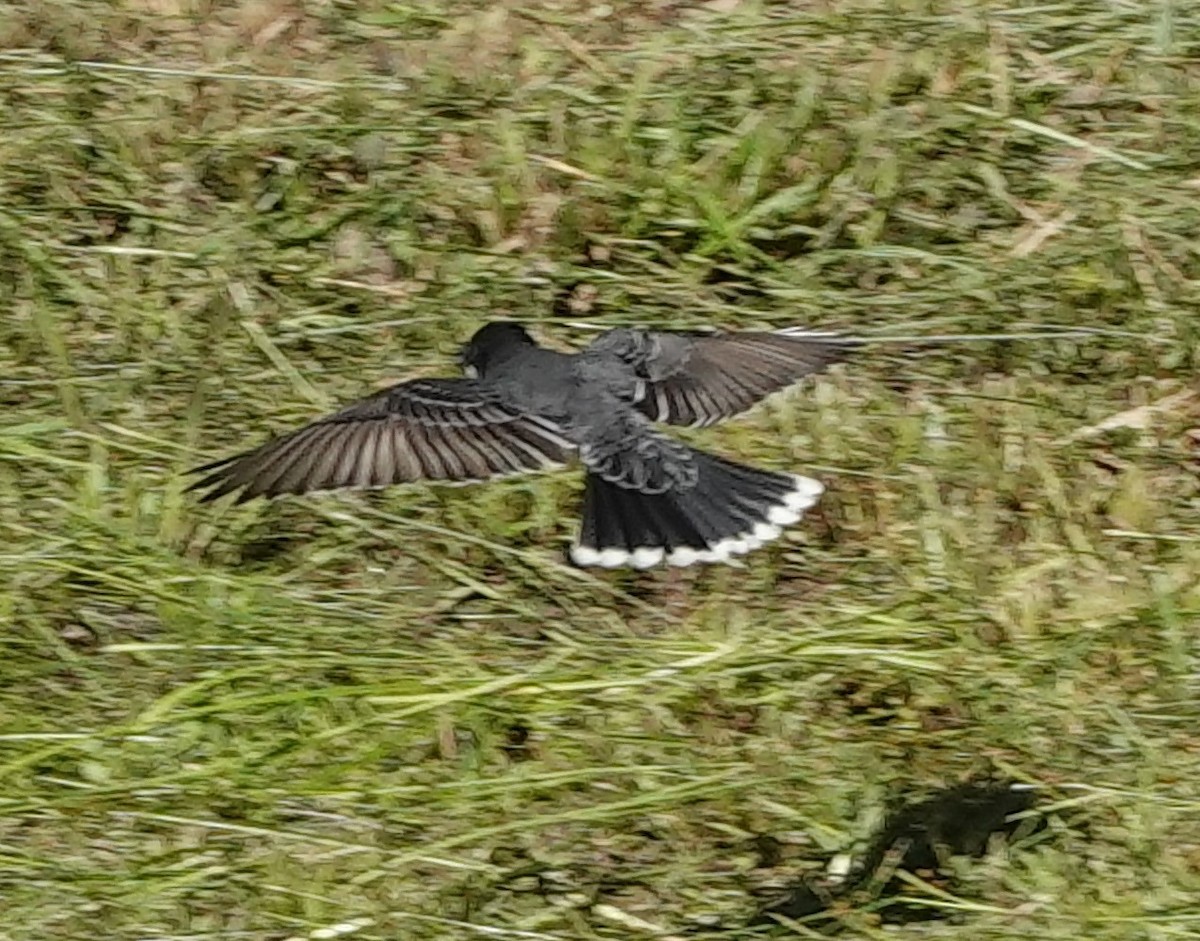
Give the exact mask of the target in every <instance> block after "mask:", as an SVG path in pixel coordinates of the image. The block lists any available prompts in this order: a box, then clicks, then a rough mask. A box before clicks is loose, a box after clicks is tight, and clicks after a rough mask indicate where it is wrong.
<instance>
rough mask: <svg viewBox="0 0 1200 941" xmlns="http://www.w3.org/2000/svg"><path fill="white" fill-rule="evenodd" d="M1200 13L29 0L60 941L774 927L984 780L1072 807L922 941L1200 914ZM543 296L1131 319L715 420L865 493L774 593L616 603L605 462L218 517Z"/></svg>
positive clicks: (662, 305)
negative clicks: (334, 422) (578, 469)
mask: <svg viewBox="0 0 1200 941" xmlns="http://www.w3.org/2000/svg"><path fill="white" fill-rule="evenodd" d="M431 11H433V12H431ZM1198 28H1200V17H1198V15H1197V13H1196V12H1195V11H1193V10H1192V9H1191V7H1190V6H1189V5H1188V4H1184V3H1179V2H1173V0H1163V2H1160V3H1153V4H1135V3H1108V2H1105V3H1100V2H1094V3H1093V2H1083V3H1069V4H1068V3H1039V4H1030V3H1014V4H1011V5H1009V4H998V3H987V2H982V0H975V2H967V3H961V2H959V3H943V2H939V0H894V2H885V0H851V2H847V3H838V4H825V3H797V4H790V5H788V4H777V3H755V2H750V0H746V2H741V3H736V2H718V3H710V4H673V3H662V2H658V3H651V2H647V3H636V4H634V3H612V4H608V5H596V4H584V3H580V2H577V0H560V2H556V3H544V4H532V3H530V4H526V5H520V4H470V3H465V2H449V3H445V4H440V5H437V6H434V5H424V4H409V3H401V2H390V3H384V2H379V0H375V2H364V3H359V4H352V3H343V2H333V3H325V4H317V3H311V4H301V3H295V2H288V0H251V2H202V0H126V2H123V3H118V4H111V5H98V4H97V5H91V4H79V3H72V2H68V0H46V2H40V3H32V2H28V0H16V2H14V3H10V4H8V5H7V6H6V9H5V11H4V12H2V13H0V48H2V49H3V51H2V52H0V72H2V73H3V81H0V96H2V98H3V102H4V108H3V111H2V115H3V117H0V272H2V275H3V276H2V277H0V302H2V304H3V307H2V310H3V314H2V316H0V368H2V373H3V377H4V378H3V380H0V396H2V397H3V405H4V418H3V421H2V424H0V458H3V460H0V532H2V534H3V540H4V542H3V546H2V547H0V572H3V579H2V581H0V584H2V585H3V588H2V594H0V604H2V605H3V607H2V608H0V623H3V624H4V625H5V627H4V628H3V633H2V634H0V937H2V938H5V939H8V938H11V939H14V941H16V939H39V941H60V939H68V938H95V937H108V938H130V939H132V938H156V939H157V938H162V939H167V938H170V939H180V941H182V939H208V938H222V939H224V938H231V939H236V938H254V939H258V938H261V939H285V938H286V939H291V938H295V939H302V938H303V939H308V938H312V939H318V938H322V937H331V936H333V932H334V929H335V927H337V926H341V927H340V928H339V929H338V930H342V931H344V932H345V935H339V936H353V937H355V938H357V939H363V941H370V939H392V938H405V939H432V938H470V937H500V938H525V939H559V941H562V939H585V938H637V937H650V936H655V935H656V934H657V935H659V936H664V937H670V936H678V935H681V934H683V933H685V932H696V933H695V934H694V936H696V937H706V936H707V937H717V936H718V935H719V934H720V933H719V932H718V931H717V930H716V929H715V928H713V927H712V926H713V925H714V924H717V923H720V924H722V925H724V926H726V928H727V929H730V930H729V931H727V933H725V934H720V936H722V937H735V936H738V932H737V931H736V930H735V929H736V926H737V925H739V924H744V922H745V921H746V920H747V918H748V917H749V915H750V914H751V913H752V912H753V911H754V910H755V909H756V907H757V906H758V905H759V904H760V903H761V900H762V899H763V898H765V897H770V895H771V892H772V891H773V890H774V889H777V888H778V887H779V886H782V885H785V884H787V883H788V882H790V881H793V880H794V879H795V878H796V877H797V876H798V875H799V874H801V873H803V872H806V871H809V870H810V869H811V868H812V867H813V866H814V865H815V864H816V863H815V862H814V861H816V860H818V859H821V858H823V857H824V855H826V854H828V853H830V852H833V851H841V850H846V849H853V848H854V847H856V846H859V847H861V841H862V840H863V839H865V838H866V837H867V836H868V835H869V833H870V831H871V829H872V827H873V826H874V824H875V822H877V820H878V817H879V814H880V812H881V809H882V807H883V806H884V804H885V802H886V801H887V800H888V799H890V798H891V797H893V796H894V795H897V794H905V795H912V794H919V793H921V792H922V791H924V790H927V789H929V788H932V787H934V786H938V785H944V784H948V783H953V782H955V781H959V780H962V779H964V778H966V777H968V776H970V775H972V774H977V773H981V772H995V773H1001V774H1007V775H1011V776H1013V777H1015V778H1017V779H1019V780H1023V781H1026V782H1030V783H1036V784H1039V785H1041V786H1042V787H1043V788H1044V789H1045V791H1046V794H1047V798H1046V800H1047V801H1048V803H1046V804H1044V806H1045V807H1046V808H1047V809H1046V811H1045V812H1046V813H1047V815H1048V818H1049V827H1048V828H1047V829H1046V830H1045V831H1043V832H1042V834H1041V835H1039V836H1038V837H1036V838H1032V839H1030V840H1029V841H1027V842H1025V843H1023V844H1020V845H1018V846H1016V847H1014V848H1013V849H1012V850H1010V851H1009V852H1007V853H1003V854H993V855H992V856H990V857H988V858H987V859H986V860H984V861H982V862H978V863H975V864H973V865H971V866H969V867H966V868H965V869H964V871H963V873H962V879H961V880H960V882H959V883H957V887H956V888H955V889H954V891H953V893H952V894H950V895H949V896H946V895H938V894H937V891H938V890H936V889H934V888H931V887H928V886H926V887H924V888H922V886H921V885H919V884H918V885H917V886H916V887H915V888H914V889H913V891H914V892H915V893H916V894H918V895H923V896H924V897H925V898H927V899H928V900H929V903H930V904H933V905H941V906H946V907H947V908H948V909H949V910H950V911H951V912H952V913H953V914H954V917H953V918H952V919H950V920H947V921H937V922H929V923H923V924H915V925H906V926H904V927H902V928H896V929H894V930H891V931H888V932H887V935H888V936H889V937H892V936H895V935H896V934H900V935H903V936H913V937H932V938H938V937H946V938H951V937H961V936H962V932H963V931H969V932H971V935H972V937H974V938H979V939H1015V938H1024V937H1039V938H1047V939H1075V938H1080V937H1088V938H1094V939H1122V941H1124V939H1131V938H1136V939H1148V941H1158V939H1174V938H1185V937H1195V936H1196V933H1197V932H1198V931H1200V907H1198V906H1197V902H1196V899H1198V898H1200V875H1197V873H1200V790H1198V788H1197V785H1196V782H1197V780H1200V748H1198V747H1197V742H1196V735H1195V729H1196V723H1197V721H1198V720H1200V699H1198V698H1197V697H1198V695H1200V694H1198V689H1197V675H1198V667H1200V662H1198V658H1200V647H1198V637H1200V627H1198V625H1200V620H1198V615H1200V589H1197V585H1198V584H1200V524H1198V520H1200V451H1198V447H1200V432H1198V431H1197V429H1198V428H1200V397H1198V395H1200V393H1198V392H1197V386H1196V383H1195V375H1196V372H1195V371H1196V367H1197V365H1198V362H1197V361H1198V356H1197V349H1198V348H1200V347H1198V340H1200V329H1198V328H1197V323H1198V321H1197V317H1196V311H1197V304H1198V303H1200V251H1198V249H1197V242H1196V232H1197V231H1200V176H1198V175H1197V170H1196V161H1195V155H1196V153H1197V152H1200V150H1198V148H1200V121H1198V119H1197V115H1198V114H1200V70H1198V69H1197V66H1196V61H1197V53H1198V52H1200V42H1198V39H1197V37H1200V29H1198ZM501 315H502V316H509V317H515V318H519V319H521V320H524V321H526V322H529V323H531V324H532V325H533V327H534V328H535V329H536V330H537V331H538V332H539V333H541V334H542V335H543V336H544V337H546V338H547V339H548V340H551V341H553V342H560V341H563V342H565V341H571V342H582V341H583V340H584V339H585V338H586V336H587V335H588V334H587V332H586V331H584V330H582V329H580V328H577V327H572V326H570V324H572V323H574V322H576V321H589V322H592V323H598V324H602V325H606V326H611V325H618V324H627V323H636V324H641V325H648V326H670V327H693V326H698V325H705V324H720V325H723V326H728V327H738V326H758V327H783V326H788V325H794V324H802V325H810V326H819V327H842V328H849V329H852V330H854V331H856V332H861V333H870V334H872V335H879V336H883V337H886V336H889V335H891V336H912V335H914V334H916V335H921V334H925V335H928V334H945V333H964V332H998V331H999V332H1004V331H1029V330H1037V329H1045V328H1049V327H1052V326H1067V327H1090V328H1098V329H1102V330H1103V331H1105V332H1102V333H1100V334H1097V335H1095V336H1091V337H1088V338H1080V339H1052V340H1050V339H1048V340H1040V341H1022V342H1012V343H999V342H984V343H975V344H970V345H966V344H964V345H957V346H942V347H930V348H925V347H913V346H912V345H911V344H907V343H896V344H886V343H881V344H878V345H876V346H873V347H872V348H871V349H870V350H869V351H868V352H866V353H864V354H863V355H862V356H861V357H859V358H858V359H857V360H856V361H855V362H853V363H850V364H848V365H847V366H845V367H844V368H842V369H839V370H837V371H835V372H833V373H831V374H830V375H829V376H827V377H825V378H823V379H822V380H821V381H820V382H818V383H816V384H815V385H813V386H811V387H809V388H807V389H806V390H804V391H803V392H800V393H797V394H793V395H790V396H787V397H784V398H782V399H780V400H779V401H776V402H773V403H771V404H770V405H768V406H767V407H765V408H764V409H762V410H760V411H758V412H756V413H754V415H752V416H751V417H749V418H747V419H746V420H744V421H742V422H740V423H738V424H736V425H730V426H729V427H723V428H719V429H714V430H711V431H707V432H705V433H703V434H702V435H698V436H697V440H700V441H703V442H704V444H705V445H706V446H708V447H711V448H713V449H715V450H718V451H720V452H722V453H726V454H730V455H736V456H739V457H741V458H742V459H743V460H747V461H751V462H753V463H756V464H759V465H762V466H768V467H776V468H794V469H798V470H800V469H803V470H807V471H808V472H810V473H814V474H816V475H818V476H820V477H821V478H822V479H823V480H824V481H825V482H826V484H827V485H828V494H827V496H826V498H825V499H824V500H823V503H822V512H821V513H820V514H819V515H818V516H816V517H813V518H810V519H809V520H807V521H806V522H805V523H804V524H803V525H801V526H799V527H796V528H795V530H794V531H793V532H792V533H790V534H789V536H788V537H787V539H785V540H784V541H783V543H782V544H780V545H777V546H775V547H773V548H770V549H767V550H764V551H761V552H759V553H757V554H755V555H754V556H752V557H751V558H750V559H749V563H748V565H747V566H746V567H745V568H743V569H736V570H735V569H727V568H722V569H713V570H708V569H706V570H703V571H699V572H688V573H685V574H682V575H669V574H663V573H650V574H644V575H629V574H617V575H611V576H610V575H602V576H596V575H594V574H588V573H581V572H577V571H575V570H573V569H570V568H568V567H566V566H565V565H563V563H562V558H563V548H564V547H565V545H566V544H567V542H568V541H569V539H570V538H571V535H572V528H573V525H574V519H575V513H576V501H577V499H578V495H579V492H580V483H579V480H578V479H577V475H570V474H567V475H558V476H546V477H538V478H530V479H527V480H514V481H507V482H501V483H498V484H496V485H493V486H489V487H481V488H476V489H472V490H470V491H462V490H453V491H447V490H444V489H437V488H433V487H419V486H418V487H411V488H406V489H403V490H395V491H391V492H387V493H385V494H376V495H369V496H338V497H333V498H326V499H320V500H315V499H314V500H306V501H290V502H279V503H275V504H270V505H252V506H249V507H245V508H240V509H236V510H234V509H229V508H222V507H216V508H212V509H210V508H207V507H205V508H200V507H198V506H197V505H196V504H195V503H194V501H192V500H191V499H190V498H189V497H186V496H185V495H183V493H182V488H183V485H184V481H183V479H182V478H181V476H180V472H181V471H182V470H183V469H184V468H186V467H188V466H191V465H193V464H195V463H197V462H200V461H202V460H205V459H210V458H213V457H217V456H220V455H223V454H226V453H228V452H230V451H231V450H233V449H237V448H240V447H243V446H246V445H247V444H248V443H250V442H253V441H257V440H260V439H261V438H262V437H263V436H265V435H267V434H268V433H271V432H276V431H281V430H284V429H286V428H289V427H291V426H294V425H295V424H297V423H300V422H303V421H305V420H307V419H310V418H312V417H315V416H316V415H318V414H320V413H321V411H322V410H323V409H326V408H329V407H331V406H333V405H335V404H337V403H340V402H344V401H347V400H349V399H351V398H353V397H354V396H356V395H359V394H361V393H364V392H366V391H368V390H370V389H372V388H374V387H375V386H376V385H377V384H380V383H383V382H384V381H386V380H394V379H397V378H400V377H406V376H412V375H418V374H425V373H436V372H439V371H441V370H443V369H445V368H447V364H448V357H449V356H450V355H451V354H452V352H453V351H454V350H455V348H456V346H457V344H458V343H459V342H461V341H462V340H464V339H465V338H466V337H467V336H468V335H469V334H470V332H471V331H472V330H473V329H474V327H475V326H477V325H478V324H479V323H480V322H481V321H482V320H483V319H485V318H488V317H493V316H501ZM763 837H771V838H773V840H774V841H776V842H777V844H778V846H779V852H778V853H775V854H772V857H773V858H769V859H768V858H765V857H764V855H763V854H762V853H761V852H760V846H761V842H762V838H763ZM841 917H842V918H843V921H844V923H845V924H846V925H847V927H848V929H849V930H850V933H852V934H853V935H854V936H856V937H868V938H869V937H882V936H883V935H884V929H883V928H881V927H880V926H879V924H878V922H877V918H876V916H875V915H873V914H872V913H871V911H870V910H868V909H863V910H850V911H846V912H845V913H843V915H842V916H841ZM706 926H707V927H706ZM740 936H742V937H749V936H750V934H749V932H744V931H743V932H741V934H740ZM801 936H803V935H801Z"/></svg>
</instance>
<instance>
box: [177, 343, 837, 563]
mask: <svg viewBox="0 0 1200 941" xmlns="http://www.w3.org/2000/svg"><path fill="white" fill-rule="evenodd" d="M845 349H846V347H845V346H844V345H843V344H841V343H839V342H838V341H837V340H836V339H834V338H832V337H830V336H828V335H818V334H813V335H807V336H803V335H802V336H785V335H782V334H775V333H730V334H685V333H670V332H645V331H639V330H629V329H618V330H610V331H608V332H607V333H604V334H602V335H601V336H599V337H597V338H596V340H595V341H593V342H592V344H591V345H589V346H588V347H586V348H585V349H584V350H582V351H580V352H579V353H561V352H558V351H556V350H551V349H547V348H545V347H540V346H538V345H537V344H536V343H535V342H534V341H533V339H532V338H531V337H530V336H529V334H528V333H526V331H525V330H524V329H523V328H521V327H519V326H517V325H516V324H511V323H504V322H499V323H492V324H488V325H486V326H484V327H483V328H481V329H480V330H479V331H477V332H476V334H475V336H473V337H472V338H471V340H470V341H469V342H468V343H467V344H466V346H465V347H464V349H463V355H462V362H463V365H464V370H465V372H466V374H467V378H463V379H417V380H412V381H409V382H403V383H400V384H398V385H395V386H392V387H391V388H389V389H385V390H383V391H382V392H380V393H377V394H376V395H373V396H370V397H368V398H366V399H363V400H361V401H359V402H357V403H355V404H353V405H351V406H349V407H348V408H346V409H343V410H342V411H340V412H337V413H335V414H333V415H330V416H328V417H327V418H324V419H320V420H318V421H317V422H314V423H313V424H311V425H308V426H306V427H305V428H301V429H299V430H298V431H295V432H293V433H292V434H290V435H286V436H284V437H282V438H278V439H276V440H274V441H270V442H267V443H266V444H265V445H263V446H261V447H259V448H257V449H255V450H253V451H249V452H246V453H245V454H241V455H237V456H235V457H232V458H228V459H226V460H223V461H219V462H216V463H214V464H210V465H207V466H205V467H202V468H199V469H198V471H199V472H203V473H206V476H205V477H204V478H203V479H201V480H200V481H198V482H197V483H196V484H195V485H194V486H193V489H206V490H208V493H206V494H205V496H204V499H205V500H211V499H216V498H217V497H220V496H222V495H225V494H228V493H233V492H236V491H240V493H239V495H238V502H243V501H245V500H249V499H252V498H254V497H258V496H264V497H272V496H276V495H279V494H284V493H305V492H309V491H319V490H332V489H339V488H345V487H357V488H366V487H380V486H387V485H389V484H394V483H402V482H406V481H414V480H418V479H432V480H453V481H471V480H483V479H486V478H489V477H496V476H502V475H505V474H510V473H520V472H526V471H532V470H538V469H542V468H548V467H554V466H558V465H562V464H566V463H568V462H569V461H571V460H572V459H574V458H578V459H579V460H580V461H581V462H582V463H583V465H584V466H585V467H586V469H587V472H588V473H587V487H586V495H585V504H584V513H583V525H582V528H581V532H580V536H579V541H578V543H577V544H576V545H575V546H574V547H573V548H572V551H571V555H572V558H573V560H574V561H575V562H576V563H577V564H580V565H601V566H605V567H618V566H622V565H631V566H633V567H636V568H645V567H648V566H651V565H654V564H657V563H659V562H662V561H666V562H667V563H668V564H674V565H690V564H692V563H694V562H698V561H699V562H723V561H728V560H729V558H731V557H732V556H736V555H740V554H742V553H745V552H748V551H750V550H751V549H753V548H756V547H757V546H759V545H761V544H762V543H764V542H767V541H769V540H771V539H774V538H776V537H778V536H779V534H780V527H781V526H784V525H789V524H791V523H794V522H795V521H796V520H797V519H799V517H800V515H801V514H802V512H803V511H804V510H805V509H807V508H808V507H809V506H811V505H812V504H813V503H815V502H816V500H817V498H818V497H819V495H820V493H821V492H822V490H823V488H822V486H821V484H820V483H818V482H817V481H815V480H810V479H809V478H805V477H797V476H792V475H787V474H777V473H774V472H771V471H761V470H756V469H753V468H749V467H745V466H743V465H739V464H735V463H733V462H730V461H726V460H724V459H722V458H719V457H715V456H713V455H710V454H707V453H705V452H703V451H699V450H697V449H694V448H691V447H689V446H687V445H685V444H683V443H681V442H679V441H676V440H675V439H673V438H670V437H668V436H666V435H664V434H662V433H661V432H660V431H659V430H658V429H657V428H655V426H654V425H655V422H665V423H668V424H677V425H707V424H712V423H714V422H717V421H721V420H723V419H725V418H729V417H732V416H733V415H736V414H739V413H740V412H743V411H745V410H746V409H748V408H750V407H752V406H753V405H755V404H756V403H757V402H759V401H760V400H761V399H763V398H764V397H765V396H767V395H769V394H770V393H772V392H775V391H777V390H778V389H782V388H784V387H785V386H787V385H790V384H791V383H793V382H795V381H797V380H798V379H800V378H802V377H803V376H805V375H808V374H811V373H814V372H817V371H819V370H821V369H823V368H824V367H825V366H826V365H828V364H829V363H831V362H833V361H835V360H837V359H839V358H841V357H842V355H843V354H844V352H845Z"/></svg>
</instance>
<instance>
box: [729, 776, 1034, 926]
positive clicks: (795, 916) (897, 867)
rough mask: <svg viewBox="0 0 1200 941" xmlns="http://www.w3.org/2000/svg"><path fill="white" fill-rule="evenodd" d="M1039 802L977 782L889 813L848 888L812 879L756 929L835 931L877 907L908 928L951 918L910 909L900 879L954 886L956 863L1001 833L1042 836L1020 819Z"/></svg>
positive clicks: (1029, 794) (756, 920)
mask: <svg viewBox="0 0 1200 941" xmlns="http://www.w3.org/2000/svg"><path fill="white" fill-rule="evenodd" d="M1035 801H1036V794H1035V792H1034V791H1032V790H1023V789H1022V790H1017V789H1015V788H1014V787H1013V785H1012V784H1010V783H1004V782H980V781H972V782H967V783H965V784H960V785H956V786H955V787H951V788H947V789H945V790H942V791H940V792H938V793H936V794H934V795H933V796H931V797H928V798H926V799H924V800H921V801H918V802H916V803H906V804H901V805H899V806H897V807H895V808H893V810H892V811H891V812H890V813H889V814H888V816H887V818H886V820H885V821H884V824H883V826H882V827H881V829H880V830H879V832H878V834H877V835H876V836H875V838H874V839H873V840H872V841H871V844H870V847H869V848H868V850H867V852H866V853H865V854H864V856H863V859H862V861H861V862H860V863H858V864H857V865H856V866H855V867H854V868H853V869H852V871H851V873H850V875H849V876H848V878H847V879H846V880H845V881H844V882H843V883H841V884H825V883H822V882H821V881H819V880H816V879H813V880H806V881H803V882H801V883H800V884H798V885H796V886H795V887H794V888H792V889H791V890H790V891H789V892H788V893H787V894H786V895H785V896H784V897H783V898H780V899H777V900H776V901H774V902H771V903H769V904H768V905H766V906H764V907H763V908H762V909H760V910H759V912H758V913H757V914H756V915H755V916H754V917H753V918H752V919H751V920H750V923H749V927H752V928H753V927H759V926H767V925H775V924H778V922H779V920H780V919H781V918H782V919H788V920H792V921H799V920H804V921H805V923H806V925H808V926H809V927H810V928H819V927H821V926H826V927H829V928H834V923H835V922H836V920H837V916H836V914H835V913H834V912H833V911H832V909H834V908H835V907H838V908H842V907H845V906H846V905H851V906H855V907H858V906H868V905H869V906H870V907H871V908H873V909H875V910H876V912H877V914H878V916H879V918H880V919H881V920H882V921H883V922H890V923H905V922H911V921H917V920H927V919H936V918H941V917H945V914H944V913H943V912H942V911H941V910H940V909H936V908H932V907H929V906H923V905H919V904H910V903H908V902H906V900H905V898H904V894H903V892H904V888H905V883H904V880H903V879H902V878H901V877H900V876H899V873H900V872H910V873H917V874H922V875H923V876H927V877H929V878H931V879H935V880H938V881H941V882H942V884H943V885H944V887H945V888H947V890H951V891H952V890H953V887H952V886H951V885H949V884H947V883H946V882H945V879H944V878H942V879H940V880H939V878H938V877H939V875H941V876H944V874H945V871H946V864H947V863H948V861H949V859H950V858H951V857H952V856H974V857H980V856H982V855H983V854H984V852H985V851H986V850H987V848H988V844H989V842H990V840H991V838H992V836H993V834H1002V835H1003V836H1004V837H1005V838H1006V839H1011V838H1012V837H1013V836H1014V835H1016V834H1017V833H1018V832H1019V831H1020V832H1022V833H1034V832H1038V831H1039V830H1041V829H1043V828H1044V827H1045V821H1044V820H1041V819H1036V820H1027V819H1021V820H1013V819H1011V818H1012V817H1013V816H1014V815H1017V814H1021V813H1022V812H1024V811H1028V810H1030V809H1031V808H1032V807H1033V805H1034V802H1035Z"/></svg>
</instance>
